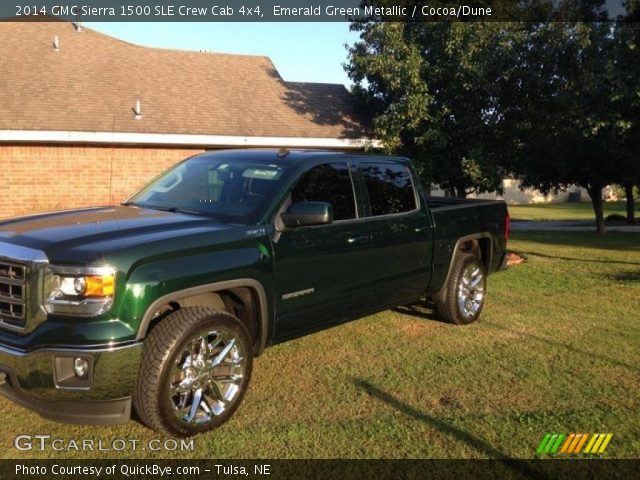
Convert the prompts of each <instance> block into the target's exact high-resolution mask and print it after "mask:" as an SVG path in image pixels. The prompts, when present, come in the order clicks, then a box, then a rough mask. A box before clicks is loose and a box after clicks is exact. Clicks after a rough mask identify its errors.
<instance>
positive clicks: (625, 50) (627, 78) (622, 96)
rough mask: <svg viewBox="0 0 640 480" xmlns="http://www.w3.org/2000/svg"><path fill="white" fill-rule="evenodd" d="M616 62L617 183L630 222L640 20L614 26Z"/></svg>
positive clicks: (635, 176)
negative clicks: (618, 145)
mask: <svg viewBox="0 0 640 480" xmlns="http://www.w3.org/2000/svg"><path fill="white" fill-rule="evenodd" d="M613 37H614V48H615V53H614V55H613V57H612V58H613V60H612V61H613V62H614V65H615V71H616V77H615V81H616V93H617V94H616V95H614V97H613V98H612V103H613V108H614V109H615V111H616V112H619V118H618V121H617V127H618V138H619V142H620V165H619V169H618V179H617V181H618V183H620V184H621V185H622V186H623V188H624V191H625V197H626V203H627V223H629V224H634V223H635V198H634V186H636V185H638V184H640V96H639V95H638V92H640V76H639V75H638V65H640V28H639V26H638V23H636V22H629V23H620V24H617V25H616V26H615V29H614V33H613Z"/></svg>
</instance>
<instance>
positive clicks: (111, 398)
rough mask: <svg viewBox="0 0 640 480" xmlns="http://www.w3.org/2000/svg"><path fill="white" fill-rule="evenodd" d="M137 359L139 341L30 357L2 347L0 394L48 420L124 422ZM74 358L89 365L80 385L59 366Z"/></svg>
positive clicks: (39, 352) (44, 352)
mask: <svg viewBox="0 0 640 480" xmlns="http://www.w3.org/2000/svg"><path fill="white" fill-rule="evenodd" d="M141 356H142V343H140V342H136V343H129V344H125V345H115V346H108V347H98V348H84V349H75V348H74V349H70V348H64V349H62V348H61V349H55V348H51V349H41V350H36V351H33V352H23V351H21V350H16V349H13V348H9V347H6V346H2V345H0V394H2V395H4V396H5V397H7V398H9V399H11V400H13V401H15V402H16V403H18V404H20V405H23V406H25V407H27V408H30V409H32V410H34V411H36V412H37V413H39V414H40V415H42V416H43V417H45V418H49V419H52V420H57V421H61V422H65V423H80V424H114V423H124V422H127V421H128V420H129V418H130V416H131V397H132V395H133V391H134V388H135V383H136V380H137V377H138V370H139V367H140V360H141ZM76 357H82V358H85V359H87V361H88V363H89V367H90V368H89V375H88V378H87V380H85V381H83V382H75V381H74V379H69V378H68V377H66V373H67V372H66V371H65V369H64V367H63V365H65V364H67V363H68V360H69V359H73V358H76ZM3 374H4V375H3Z"/></svg>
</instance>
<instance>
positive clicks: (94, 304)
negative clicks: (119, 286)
mask: <svg viewBox="0 0 640 480" xmlns="http://www.w3.org/2000/svg"><path fill="white" fill-rule="evenodd" d="M51 273H52V277H51V294H50V295H49V299H48V300H47V311H48V312H49V313H61V314H67V315H84V316H92V315H99V314H101V313H103V312H105V311H106V310H107V309H108V308H109V307H110V306H111V303H112V302H113V293H114V291H115V278H116V277H115V274H116V272H115V270H114V269H113V268H111V267H63V266H52V267H51Z"/></svg>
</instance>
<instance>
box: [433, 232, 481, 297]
mask: <svg viewBox="0 0 640 480" xmlns="http://www.w3.org/2000/svg"><path fill="white" fill-rule="evenodd" d="M479 238H488V239H489V240H491V247H490V248H489V258H488V259H487V260H488V261H487V265H488V269H487V275H488V274H489V268H491V262H492V260H493V235H491V233H489V232H479V233H472V234H470V235H465V236H464V237H460V238H459V239H458V240H457V241H456V244H455V246H454V247H453V252H452V253H451V259H450V260H449V270H448V271H447V276H446V277H445V278H444V283H443V284H442V286H441V287H440V288H439V289H438V291H437V292H436V293H435V295H437V294H439V293H440V292H441V291H442V290H444V288H445V287H446V286H447V285H448V284H449V277H450V276H451V268H452V267H453V261H454V260H455V258H456V255H457V254H458V251H460V249H461V245H462V244H464V243H465V242H468V241H469V240H477V239H479Z"/></svg>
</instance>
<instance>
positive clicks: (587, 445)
mask: <svg viewBox="0 0 640 480" xmlns="http://www.w3.org/2000/svg"><path fill="white" fill-rule="evenodd" d="M612 438H613V433H593V434H590V433H570V434H569V435H568V436H567V435H565V434H564V433H547V434H546V435H545V436H544V437H543V438H542V441H541V442H540V444H539V445H538V448H537V449H536V453H537V454H538V455H543V454H547V455H550V454H551V455H552V454H555V453H561V454H578V453H589V454H600V453H604V451H605V450H606V449H607V446H608V445H609V442H610V441H611V439H612Z"/></svg>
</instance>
